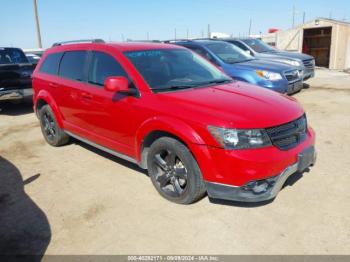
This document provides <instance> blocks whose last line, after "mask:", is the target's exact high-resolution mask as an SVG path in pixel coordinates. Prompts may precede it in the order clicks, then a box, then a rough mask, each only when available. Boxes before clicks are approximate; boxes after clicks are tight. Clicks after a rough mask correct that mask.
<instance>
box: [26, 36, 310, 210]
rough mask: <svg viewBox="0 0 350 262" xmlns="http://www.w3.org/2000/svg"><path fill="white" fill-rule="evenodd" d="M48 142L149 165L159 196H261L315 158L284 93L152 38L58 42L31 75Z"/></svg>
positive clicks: (302, 122)
mask: <svg viewBox="0 0 350 262" xmlns="http://www.w3.org/2000/svg"><path fill="white" fill-rule="evenodd" d="M33 87H34V109H35V112H36V114H37V116H38V118H39V120H40V125H41V130H42V133H43V136H44V137H45V139H46V141H47V142H48V143H49V144H50V145H52V146H61V145H64V144H66V143H67V142H68V140H69V137H74V138H76V139H79V140H81V141H83V142H86V143H88V144H90V145H93V146H95V147H96V148H99V149H101V150H104V151H106V152H109V153H111V154H113V155H116V156H118V157H121V158H123V159H126V160H128V161H130V162H133V163H136V164H137V165H139V166H140V167H141V168H144V169H148V173H149V176H150V178H151V181H152V183H153V185H154V186H155V188H156V189H157V191H158V192H159V193H160V194H161V195H162V196H163V197H164V198H166V199H168V200H170V201H174V202H176V203H181V204H189V203H192V202H194V201H196V200H198V199H200V198H201V197H202V196H203V194H204V193H205V192H206V191H207V192H208V194H209V196H210V197H212V198H221V199H230V200H237V201H255V202H256V201H264V200H267V199H272V198H274V197H275V196H276V195H277V194H278V192H279V191H280V189H281V188H282V186H283V184H284V183H285V181H286V179H287V178H288V177H289V176H291V175H292V174H293V173H295V172H302V171H304V170H305V169H306V168H308V167H309V166H311V165H313V163H314V162H315V149H314V143H315V134H314V131H313V130H312V129H311V128H310V127H309V126H308V124H307V121H306V116H305V112H304V111H303V109H302V107H301V106H300V105H299V103H298V102H297V101H296V100H295V99H293V98H290V97H287V96H283V95H280V94H278V93H276V92H272V91H269V90H265V89H264V88H259V87H256V86H253V85H250V84H247V83H243V82H237V81H234V80H232V79H231V78H230V77H229V76H227V75H226V74H224V73H223V72H222V71H220V70H219V69H218V68H217V67H215V66H214V65H212V64H211V63H209V62H208V61H207V60H206V59H204V58H202V57H201V56H199V55H197V54H195V53H194V52H191V51H190V50H188V49H186V48H183V47H180V46H175V45H167V44H155V43H120V44H116V43H114V44H111V43H101V42H98V43H96V42H94V41H92V42H91V43H80V44H72V43H70V44H65V43H61V44H56V46H54V47H53V48H50V49H49V50H48V51H47V52H45V54H44V56H43V58H42V59H41V60H40V62H39V64H38V66H37V67H36V69H35V71H34V75H33Z"/></svg>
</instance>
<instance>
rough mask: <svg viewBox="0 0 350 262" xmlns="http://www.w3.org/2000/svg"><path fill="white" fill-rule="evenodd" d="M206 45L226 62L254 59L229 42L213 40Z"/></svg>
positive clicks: (232, 62)
mask: <svg viewBox="0 0 350 262" xmlns="http://www.w3.org/2000/svg"><path fill="white" fill-rule="evenodd" d="M206 46H207V47H208V48H209V49H210V50H211V51H212V52H213V53H214V54H215V55H217V56H218V57H219V58H220V59H221V60H222V61H224V62H225V63H227V64H234V63H240V62H244V61H249V60H253V59H254V57H252V56H251V55H248V54H247V53H245V52H244V51H243V50H242V49H240V48H238V47H237V46H234V45H232V44H229V43H225V42H216V43H215V42H213V43H210V44H207V45H206Z"/></svg>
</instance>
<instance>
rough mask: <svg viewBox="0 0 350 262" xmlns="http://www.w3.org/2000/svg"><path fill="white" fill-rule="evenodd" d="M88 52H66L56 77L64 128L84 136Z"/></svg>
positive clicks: (58, 101)
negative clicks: (84, 98)
mask: <svg viewBox="0 0 350 262" xmlns="http://www.w3.org/2000/svg"><path fill="white" fill-rule="evenodd" d="M87 58H88V51H83V50H82V51H79V50H77V51H67V52H65V53H64V54H63V57H62V59H61V63H60V67H59V71H58V75H59V77H60V84H59V87H58V88H59V92H57V96H56V99H57V104H58V107H59V109H60V112H61V113H62V114H63V116H64V121H65V123H64V124H65V128H67V129H68V130H69V131H72V132H74V133H76V134H78V135H83V136H85V133H86V132H85V129H86V126H85V125H84V124H85V122H86V120H85V118H86V117H87V116H86V106H87V105H86V104H84V103H83V101H82V100H81V97H82V96H83V95H84V90H85V88H86V80H87Z"/></svg>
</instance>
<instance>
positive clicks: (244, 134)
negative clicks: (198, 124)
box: [208, 126, 271, 149]
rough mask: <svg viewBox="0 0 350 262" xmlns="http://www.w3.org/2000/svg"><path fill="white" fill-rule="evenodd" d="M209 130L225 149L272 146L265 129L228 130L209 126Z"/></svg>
mask: <svg viewBox="0 0 350 262" xmlns="http://www.w3.org/2000/svg"><path fill="white" fill-rule="evenodd" d="M208 130H209V132H210V133H211V135H212V136H213V137H214V138H215V140H216V141H217V142H218V143H219V144H220V145H221V146H222V147H223V148H225V149H244V148H259V147H265V146H270V145H271V141H270V138H269V136H268V135H267V133H266V131H265V130H264V129H226V128H221V127H215V126H208Z"/></svg>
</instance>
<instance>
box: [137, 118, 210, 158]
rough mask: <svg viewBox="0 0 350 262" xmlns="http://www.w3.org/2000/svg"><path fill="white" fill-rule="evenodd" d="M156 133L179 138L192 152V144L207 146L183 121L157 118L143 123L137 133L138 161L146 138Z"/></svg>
mask: <svg viewBox="0 0 350 262" xmlns="http://www.w3.org/2000/svg"><path fill="white" fill-rule="evenodd" d="M155 131H160V132H166V133H169V134H171V135H173V136H175V137H178V138H179V139H181V140H182V141H183V142H184V143H185V144H186V145H187V146H188V147H189V149H190V150H191V145H192V144H200V145H204V144H205V143H204V141H203V139H202V138H201V136H200V135H199V134H198V133H197V132H196V131H195V130H194V129H193V128H192V127H191V126H189V125H188V124H186V123H185V122H183V121H182V120H180V119H176V118H172V117H159V116H156V117H153V118H151V119H148V120H146V121H145V122H143V124H142V125H141V127H140V128H139V129H138V130H137V132H136V137H135V145H136V147H135V148H136V152H135V153H136V157H137V160H138V161H141V154H142V145H143V141H144V139H145V137H147V136H148V135H149V134H150V133H152V132H155Z"/></svg>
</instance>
